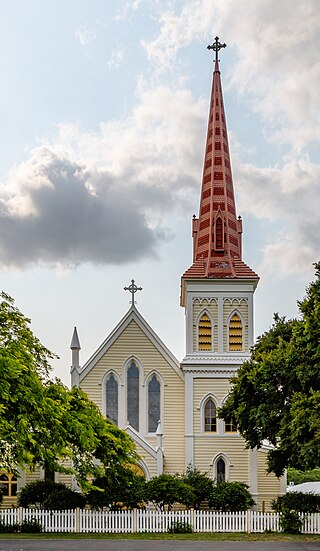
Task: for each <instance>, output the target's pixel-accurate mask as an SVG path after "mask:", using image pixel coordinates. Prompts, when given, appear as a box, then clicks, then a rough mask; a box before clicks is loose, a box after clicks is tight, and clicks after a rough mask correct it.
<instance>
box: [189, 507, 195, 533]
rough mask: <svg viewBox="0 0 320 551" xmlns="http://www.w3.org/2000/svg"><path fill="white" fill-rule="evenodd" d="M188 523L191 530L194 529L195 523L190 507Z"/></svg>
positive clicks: (192, 510)
mask: <svg viewBox="0 0 320 551" xmlns="http://www.w3.org/2000/svg"><path fill="white" fill-rule="evenodd" d="M190 525H191V528H192V532H193V531H194V528H193V527H194V525H195V522H194V509H192V507H191V509H190Z"/></svg>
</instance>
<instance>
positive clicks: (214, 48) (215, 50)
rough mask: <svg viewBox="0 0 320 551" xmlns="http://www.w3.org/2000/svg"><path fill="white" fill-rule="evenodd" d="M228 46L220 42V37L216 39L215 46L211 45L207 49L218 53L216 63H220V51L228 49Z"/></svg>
mask: <svg viewBox="0 0 320 551" xmlns="http://www.w3.org/2000/svg"><path fill="white" fill-rule="evenodd" d="M226 47H227V45H226V44H221V42H219V37H218V36H216V37H215V39H214V42H213V44H211V46H210V45H209V46H207V49H208V50H213V51H214V52H216V63H218V61H219V59H218V52H219V50H221V48H226Z"/></svg>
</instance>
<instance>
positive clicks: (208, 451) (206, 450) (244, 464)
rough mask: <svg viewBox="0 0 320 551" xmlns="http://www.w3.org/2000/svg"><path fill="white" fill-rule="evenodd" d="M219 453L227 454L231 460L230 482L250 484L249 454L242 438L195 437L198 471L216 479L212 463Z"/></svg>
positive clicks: (195, 456) (195, 455)
mask: <svg viewBox="0 0 320 551" xmlns="http://www.w3.org/2000/svg"><path fill="white" fill-rule="evenodd" d="M219 453H223V454H225V455H226V456H227V458H228V459H229V462H230V472H229V481H230V482H233V481H236V480H237V481H240V482H246V483H247V484H249V452H248V450H246V449H245V446H244V441H243V439H242V438H240V437H221V436H220V437H219V436H214V435H210V436H202V437H200V436H195V438H194V458H195V465H196V467H197V468H198V469H200V470H201V471H203V472H207V473H209V475H210V476H212V477H214V473H213V465H212V463H213V460H214V458H215V456H216V455H218V454H219Z"/></svg>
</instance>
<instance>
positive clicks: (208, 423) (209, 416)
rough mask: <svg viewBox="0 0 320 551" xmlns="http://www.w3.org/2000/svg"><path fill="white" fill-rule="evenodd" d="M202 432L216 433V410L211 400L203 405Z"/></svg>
mask: <svg viewBox="0 0 320 551" xmlns="http://www.w3.org/2000/svg"><path fill="white" fill-rule="evenodd" d="M204 431H205V432H217V408H216V405H215V403H214V401H213V400H212V398H208V400H207V401H206V402H205V404H204Z"/></svg>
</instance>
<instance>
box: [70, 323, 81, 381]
mask: <svg viewBox="0 0 320 551" xmlns="http://www.w3.org/2000/svg"><path fill="white" fill-rule="evenodd" d="M70 348H71V371H70V373H71V386H77V385H78V384H79V369H80V363H79V360H80V350H81V346H80V340H79V336H78V331H77V328H76V327H75V328H74V330H73V335H72V339H71V344H70Z"/></svg>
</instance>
